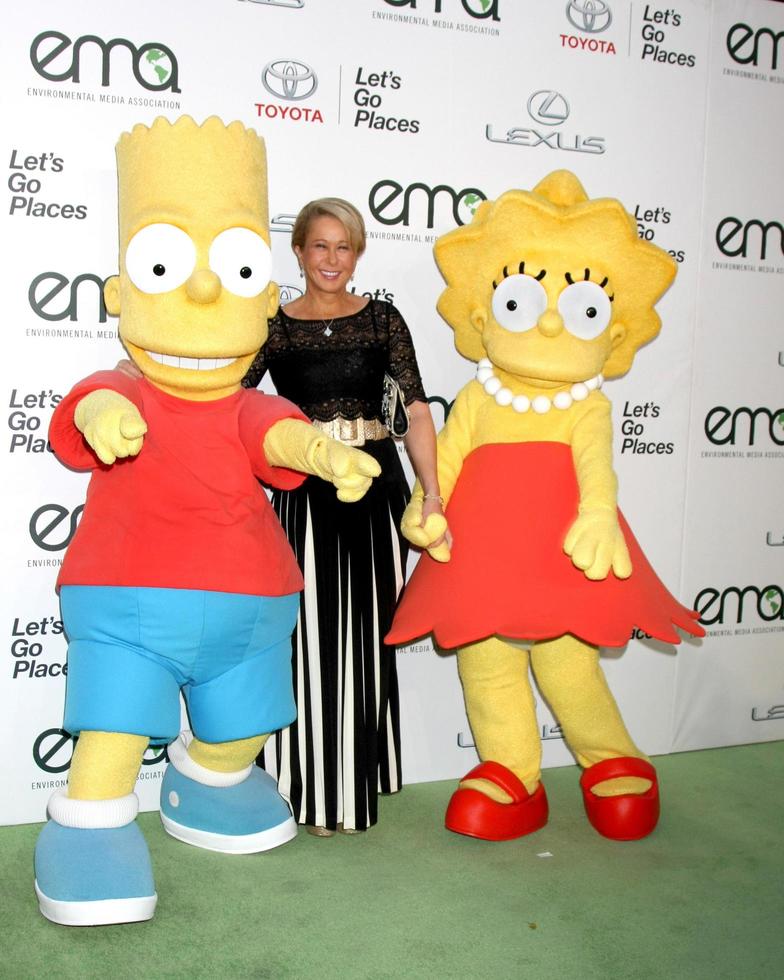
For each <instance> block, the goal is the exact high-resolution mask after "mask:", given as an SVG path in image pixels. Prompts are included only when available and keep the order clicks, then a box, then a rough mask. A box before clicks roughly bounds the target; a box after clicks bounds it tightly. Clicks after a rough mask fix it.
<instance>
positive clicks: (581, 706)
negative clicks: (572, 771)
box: [531, 636, 651, 796]
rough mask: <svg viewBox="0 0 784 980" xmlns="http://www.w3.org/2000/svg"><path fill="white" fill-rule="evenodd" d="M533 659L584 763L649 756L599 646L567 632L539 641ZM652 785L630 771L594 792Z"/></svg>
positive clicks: (539, 680)
mask: <svg viewBox="0 0 784 980" xmlns="http://www.w3.org/2000/svg"><path fill="white" fill-rule="evenodd" d="M531 665H532V667H533V671H534V675H535V677H536V680H537V683H538V685H539V689H540V690H541V692H542V694H543V695H544V697H545V698H546V699H547V701H548V702H549V704H550V707H551V708H552V710H553V713H554V714H555V717H556V718H557V719H558V722H559V724H560V725H561V729H562V731H563V733H564V738H565V739H566V741H567V742H568V744H569V747H570V748H571V749H572V751H573V752H574V754H575V756H576V758H577V761H578V762H579V764H580V765H581V766H582V767H583V768H587V767H588V766H592V765H594V763H596V762H603V761H604V760H605V759H615V758H618V757H619V756H631V757H633V758H637V759H646V758H647V756H645V755H644V754H643V753H642V752H640V750H639V749H638V748H637V746H636V745H635V744H634V742H633V741H632V740H631V737H630V735H629V733H628V731H627V730H626V726H625V725H624V723H623V719H622V718H621V713H620V711H619V710H618V705H617V704H616V703H615V698H614V697H613V696H612V693H611V692H610V689H609V687H608V686H607V680H606V678H605V676H604V671H603V670H602V668H601V666H600V665H599V651H598V650H597V649H596V647H593V646H590V645H589V644H587V643H583V642H582V641H580V640H577V639H575V637H573V636H561V637H559V638H558V639H556V640H547V641H545V642H542V643H537V644H536V645H535V646H534V647H533V648H532V650H531ZM650 785H651V784H650V782H649V781H648V780H647V779H640V778H637V777H631V776H630V777H624V778H621V779H607V780H605V781H604V782H602V783H598V784H597V785H596V786H595V787H594V789H593V792H594V793H595V794H596V795H597V796H619V795H621V794H625V793H644V792H645V791H646V790H647V789H648V788H649V787H650Z"/></svg>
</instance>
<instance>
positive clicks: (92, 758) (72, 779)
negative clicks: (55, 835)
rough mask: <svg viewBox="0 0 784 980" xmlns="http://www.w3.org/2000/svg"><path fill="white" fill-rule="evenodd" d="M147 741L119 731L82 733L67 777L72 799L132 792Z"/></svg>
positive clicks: (88, 798)
mask: <svg viewBox="0 0 784 980" xmlns="http://www.w3.org/2000/svg"><path fill="white" fill-rule="evenodd" d="M148 742H149V739H148V738H147V737H146V736H144V735H126V734H124V733H122V732H82V734H81V735H80V736H79V740H78V742H77V743H76V748H75V749H74V754H73V759H72V761H71V772H70V774H69V777H68V796H69V798H70V799H73V800H112V799H116V798H117V797H120V796H127V795H128V794H129V793H132V792H133V788H134V786H135V785H136V777H137V776H138V775H139V767H140V766H141V764H142V757H143V756H144V750H145V749H146V748H147V743H148Z"/></svg>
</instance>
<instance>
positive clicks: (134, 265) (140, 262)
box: [125, 224, 196, 293]
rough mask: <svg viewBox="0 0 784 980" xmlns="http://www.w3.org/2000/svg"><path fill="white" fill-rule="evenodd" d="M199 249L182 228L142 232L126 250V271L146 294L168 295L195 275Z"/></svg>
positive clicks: (161, 227)
mask: <svg viewBox="0 0 784 980" xmlns="http://www.w3.org/2000/svg"><path fill="white" fill-rule="evenodd" d="M195 264H196V246H195V245H194V244H193V242H192V241H191V239H190V236H189V235H187V234H186V233H185V232H184V231H183V230H182V228H177V227H176V226H175V225H166V224H155V225H147V227H146V228H140V229H139V231H137V232H136V234H135V235H134V236H133V238H132V239H131V240H130V242H128V248H127V249H126V250H125V268H126V270H127V272H128V275H129V276H130V277H131V282H132V283H133V284H134V286H136V288H137V289H140V290H141V291H142V292H143V293H168V292H169V290H170V289H176V288H177V287H178V286H181V285H182V284H183V283H184V282H185V280H186V279H187V278H188V277H189V276H190V274H191V272H193V267H194V265H195Z"/></svg>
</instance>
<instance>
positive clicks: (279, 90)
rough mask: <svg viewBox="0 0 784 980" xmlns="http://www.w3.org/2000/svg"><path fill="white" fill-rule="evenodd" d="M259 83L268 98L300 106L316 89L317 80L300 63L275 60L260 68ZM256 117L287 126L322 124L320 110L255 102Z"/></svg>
mask: <svg viewBox="0 0 784 980" xmlns="http://www.w3.org/2000/svg"><path fill="white" fill-rule="evenodd" d="M261 82H262V85H263V86H264V88H265V89H266V90H267V91H268V92H269V94H270V95H274V96H275V97H276V98H278V99H282V100H283V101H284V102H302V101H303V100H304V99H309V98H310V97H311V95H313V94H314V92H315V91H316V89H317V88H318V76H317V75H316V73H315V71H313V69H312V68H311V67H310V65H306V64H305V63H304V62H302V61H293V60H292V59H290V58H279V59H277V60H276V61H270V62H269V63H268V64H267V65H265V66H264V70H263V71H262V73H261ZM255 106H256V115H257V116H266V118H267V119H277V118H280V119H288V120H290V121H291V122H317V123H323V122H324V117H323V116H322V115H321V110H320V109H311V108H308V107H306V106H298V105H294V106H289V105H278V104H276V103H274V102H256V103H255Z"/></svg>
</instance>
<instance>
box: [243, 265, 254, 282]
mask: <svg viewBox="0 0 784 980" xmlns="http://www.w3.org/2000/svg"><path fill="white" fill-rule="evenodd" d="M240 275H241V276H242V278H243V279H250V277H251V276H252V275H253V270H252V269H250V268H248V266H247V265H244V266H243V267H242V268H241V269H240Z"/></svg>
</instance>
